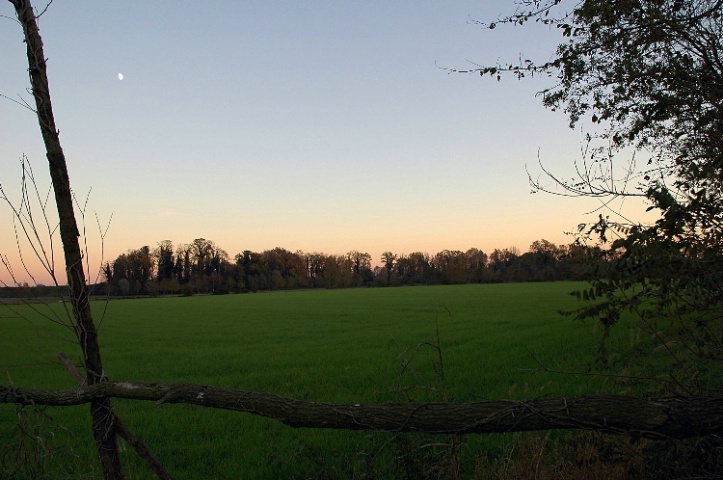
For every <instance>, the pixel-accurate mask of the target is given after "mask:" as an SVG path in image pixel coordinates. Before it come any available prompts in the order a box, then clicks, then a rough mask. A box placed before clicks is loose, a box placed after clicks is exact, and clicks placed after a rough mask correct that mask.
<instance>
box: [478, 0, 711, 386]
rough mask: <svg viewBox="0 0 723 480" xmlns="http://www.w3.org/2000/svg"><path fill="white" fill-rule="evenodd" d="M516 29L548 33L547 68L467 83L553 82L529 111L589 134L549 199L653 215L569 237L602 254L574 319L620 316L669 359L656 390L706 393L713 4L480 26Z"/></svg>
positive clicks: (598, 7) (596, 8) (623, 3)
mask: <svg viewBox="0 0 723 480" xmlns="http://www.w3.org/2000/svg"><path fill="white" fill-rule="evenodd" d="M528 22H537V23H542V24H544V25H549V26H552V27H554V28H556V29H557V30H558V31H559V32H560V33H561V34H562V37H563V42H562V43H561V44H560V45H559V46H558V49H557V51H556V53H555V55H554V56H553V57H552V58H551V59H550V60H548V61H546V62H543V63H535V62H534V61H532V60H529V59H523V60H522V62H521V63H519V64H514V65H513V64H508V65H502V64H498V65H494V66H487V67H482V68H480V69H479V70H477V71H478V72H479V73H480V74H481V75H492V76H494V77H499V75H501V74H503V73H505V72H508V73H513V74H514V75H516V76H517V77H518V78H521V77H524V76H526V75H534V74H538V75H545V74H546V75H550V76H554V77H556V79H557V83H556V84H555V85H553V86H552V87H550V88H548V89H546V90H544V91H542V92H541V94H542V98H543V104H544V105H545V106H546V107H548V108H551V109H553V110H562V111H563V112H565V113H566V114H567V115H568V117H569V119H570V123H571V125H576V124H578V123H580V122H583V121H584V122H586V123H587V124H590V125H592V126H593V127H594V128H596V129H598V130H597V131H594V132H593V135H589V136H588V142H589V144H588V146H589V145H590V144H592V145H593V148H590V149H586V152H587V155H588V157H586V158H585V161H584V163H583V165H582V167H580V166H579V165H578V170H577V171H578V175H579V179H578V181H572V182H566V181H561V180H559V178H558V177H557V176H554V175H553V174H551V173H548V175H549V176H550V177H551V178H552V179H553V180H554V181H555V183H556V184H557V186H558V187H562V192H563V194H566V195H583V196H596V197H610V198H616V197H618V198H619V197H628V196H638V197H641V198H643V199H645V201H647V202H648V204H649V208H648V210H649V211H655V212H656V213H658V215H659V216H658V219H657V221H655V222H654V223H653V224H651V225H640V224H636V223H634V222H629V223H628V222H626V223H616V222H612V221H610V219H609V217H606V216H603V215H601V216H600V220H599V222H597V223H596V224H595V225H592V226H590V227H581V229H580V233H581V239H583V240H590V239H591V238H597V239H598V240H599V241H600V242H601V243H603V244H605V245H607V246H608V247H609V248H608V249H607V250H606V251H605V252H604V253H603V256H604V259H605V261H603V262H598V263H597V271H596V274H597V278H595V279H594V280H593V282H592V288H591V289H589V290H587V291H583V292H579V293H578V294H579V295H581V296H582V297H583V298H584V299H585V300H588V301H589V302H590V303H589V304H588V305H587V306H586V307H583V308H581V309H579V310H578V311H577V312H576V313H577V317H578V318H597V319H598V320H599V321H600V322H601V324H602V325H603V326H604V331H605V332H606V333H607V332H608V331H609V328H610V327H611V326H612V325H615V324H616V323H618V322H619V321H620V318H621V315H622V314H623V312H625V311H631V312H633V313H634V314H635V316H636V317H637V319H638V321H639V322H640V325H641V326H642V328H643V329H644V330H645V331H647V332H648V333H649V334H650V335H652V336H653V337H654V338H655V339H656V340H657V345H658V348H659V349H661V350H664V351H665V352H667V354H668V355H669V357H670V363H671V365H672V367H671V370H670V372H669V375H670V379H671V382H669V383H668V384H667V385H666V386H667V390H668V391H673V392H675V393H678V394H689V395H698V394H702V393H712V391H713V390H717V391H720V389H721V387H723V385H722V384H721V382H720V381H719V380H716V377H717V375H716V374H718V373H720V372H719V366H720V365H721V361H723V187H722V186H721V179H722V178H723V122H722V121H721V118H723V2H722V1H721V0H701V1H695V2H684V1H679V0H641V1H628V0H614V1H603V0H582V1H571V2H567V1H563V0H529V1H527V0H525V1H522V2H521V3H520V4H519V9H518V10H517V11H516V12H515V13H514V14H513V15H510V16H507V17H503V18H501V19H500V20H499V21H498V22H495V23H491V24H487V25H486V26H487V27H489V28H496V27H497V26H498V25H501V24H511V25H524V24H526V23H528ZM597 141H600V143H601V145H603V146H599V147H598V146H595V142H597ZM621 155H629V156H630V157H629V158H630V160H629V162H628V166H627V167H626V168H627V171H624V172H623V174H619V173H618V172H617V171H616V168H619V167H617V158H616V157H617V156H621ZM641 156H642V157H644V158H645V160H646V161H645V165H644V166H643V167H642V168H640V167H637V166H636V162H637V161H638V160H637V159H639V158H640V157H641ZM618 179H619V181H618ZM532 183H533V186H534V187H536V188H538V189H541V190H548V189H546V188H545V187H543V186H541V184H540V182H537V181H533V182H532ZM548 191H549V190H548Z"/></svg>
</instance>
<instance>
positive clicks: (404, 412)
mask: <svg viewBox="0 0 723 480" xmlns="http://www.w3.org/2000/svg"><path fill="white" fill-rule="evenodd" d="M102 397H114V398H124V399H130V400H146V401H155V402H157V403H159V404H163V403H182V404H188V405H198V406H201V407H209V408H219V409H225V410H234V411H238V412H246V413H251V414H255V415H262V416H264V417H269V418H273V419H276V420H278V421H280V422H283V423H285V424H286V425H290V426H292V427H296V428H332V429H344V430H380V431H393V432H424V433H442V434H470V433H492V432H519V431H531V430H554V429H585V430H597V431H603V432H613V433H625V434H630V435H637V436H643V437H672V438H685V437H694V436H700V435H705V434H710V433H720V432H723V397H699V398H687V397H686V398H683V397H675V398H656V399H645V398H637V397H627V396H586V397H576V398H567V397H562V398H537V399H532V400H524V401H517V400H497V401H483V402H474V403H459V404H454V403H385V404H377V405H365V404H331V403H320V402H311V401H304V400H296V399H293V398H286V397H282V396H279V395H274V394H270V393H259V392H250V391H243V390H233V389H228V388H218V387H212V386H207V385H191V384H162V383H134V382H117V381H115V382H104V383H100V384H96V385H91V386H87V387H82V388H80V389H78V390H61V391H52V390H34V389H26V388H15V387H8V386H0V403H14V404H21V405H27V404H36V405H51V406H69V405H79V404H83V403H88V402H90V401H91V400H95V399H98V398H102Z"/></svg>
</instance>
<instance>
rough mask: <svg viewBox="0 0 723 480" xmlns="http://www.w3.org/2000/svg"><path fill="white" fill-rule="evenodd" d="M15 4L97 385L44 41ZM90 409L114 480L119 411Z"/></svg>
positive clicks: (97, 401) (78, 325) (98, 403)
mask: <svg viewBox="0 0 723 480" xmlns="http://www.w3.org/2000/svg"><path fill="white" fill-rule="evenodd" d="M10 3H12V4H13V6H14V7H15V11H16V13H17V16H18V20H19V21H20V23H21V24H22V26H23V32H24V34H25V43H26V44H27V55H28V67H29V68H28V72H29V74H30V83H31V86H32V92H33V96H34V97H35V105H36V114H37V117H38V122H39V123H40V131H41V133H42V136H43V141H44V143H45V150H46V155H47V158H48V166H49V169H50V177H51V179H52V182H53V190H54V192H55V203H56V205H57V209H58V215H59V221H60V237H61V240H62V242H63V252H64V255H65V268H66V273H67V277H68V286H69V287H70V292H71V295H70V298H71V303H72V306H73V315H74V317H75V325H74V329H75V334H76V336H77V337H78V341H79V343H80V346H81V349H82V351H83V357H84V363H85V368H86V372H87V373H86V381H87V384H88V385H95V384H97V383H100V382H103V381H104V379H105V374H104V372H103V363H102V361H101V356H100V349H99V347H98V338H97V331H96V328H95V324H94V323H93V316H92V314H91V310H90V303H89V294H88V287H87V285H86V279H85V274H84V273H83V258H82V254H81V250H80V243H79V240H78V237H79V236H80V234H79V232H78V226H77V224H76V221H75V212H74V210H73V197H72V193H71V190H70V181H69V178H68V169H67V165H66V163H65V155H64V154H63V148H62V147H61V145H60V138H59V135H58V130H57V128H56V126H55V118H54V116H53V107H52V104H51V101H50V89H49V86H48V76H47V71H46V63H45V54H44V52H43V41H42V38H41V37H40V31H39V29H38V24H37V21H36V16H35V12H34V10H33V7H32V5H31V3H30V0H10ZM90 410H91V415H92V419H93V436H94V437H95V441H96V444H97V447H98V453H99V455H100V460H101V465H102V468H103V475H104V477H105V478H106V479H109V480H110V479H121V478H123V475H122V472H121V464H120V458H119V456H118V448H117V444H116V436H115V425H114V419H115V415H114V414H113V411H112V409H111V404H110V399H109V398H108V397H102V396H101V397H98V398H94V399H93V401H92V402H90Z"/></svg>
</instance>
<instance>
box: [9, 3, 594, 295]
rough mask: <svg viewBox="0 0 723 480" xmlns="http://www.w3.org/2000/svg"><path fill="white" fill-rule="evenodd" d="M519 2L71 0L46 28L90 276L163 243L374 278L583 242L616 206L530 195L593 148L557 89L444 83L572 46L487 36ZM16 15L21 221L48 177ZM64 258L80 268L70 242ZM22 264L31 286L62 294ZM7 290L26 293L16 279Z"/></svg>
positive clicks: (46, 20) (12, 29)
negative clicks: (364, 263) (27, 171)
mask: <svg viewBox="0 0 723 480" xmlns="http://www.w3.org/2000/svg"><path fill="white" fill-rule="evenodd" d="M35 3H36V5H35V6H36V7H41V8H42V7H44V5H45V2H37V0H36V2H35ZM513 8H514V4H513V3H512V2H510V1H501V0H500V1H481V0H477V1H465V0H460V1H455V2H441V1H436V2H435V1H415V2H412V1H394V0H392V1H389V0H385V1H376V0H370V1H341V0H334V1H330V0H326V1H321V0H319V1H307V2H298V1H276V0H270V1H264V2H249V1H230V0H228V1H222V0H218V1H213V0H209V1H204V2H199V1H174V2H170V1H163V0H144V1H136V0H126V1H123V2H119V1H108V0H101V1H98V0H94V1H90V0H85V1H83V0H74V1H67V0H55V1H54V2H53V3H52V4H51V5H50V7H49V8H48V10H47V11H46V12H45V13H44V14H43V15H42V17H41V18H40V22H39V25H40V31H41V35H42V37H43V41H44V45H45V55H46V57H47V58H48V76H49V83H50V92H51V96H52V101H53V107H54V111H55V119H56V124H57V126H58V129H59V131H60V139H61V143H62V145H63V148H64V151H65V155H66V160H67V162H68V169H69V173H70V179H71V186H72V188H73V191H74V193H75V195H76V198H77V200H78V204H79V206H80V207H82V209H83V210H84V219H85V221H84V225H85V232H86V235H85V237H86V240H85V242H86V243H85V244H87V255H88V259H89V261H90V264H91V268H90V270H91V277H94V275H95V272H96V271H97V270H98V267H99V265H100V264H101V263H102V262H103V261H112V260H113V259H114V258H116V257H117V256H118V255H119V254H121V253H125V252H126V251H128V250H129V249H134V248H139V247H141V246H143V245H149V246H150V247H151V248H153V247H155V246H156V245H157V244H158V243H159V242H160V241H162V240H166V239H168V240H171V241H172V242H173V243H174V245H178V244H181V243H190V242H192V241H193V239H195V238H199V237H203V238H206V239H210V240H213V241H214V242H215V243H216V244H217V245H219V246H220V247H221V248H223V249H224V250H226V251H227V252H228V254H229V256H230V257H231V258H233V256H234V255H235V254H237V253H239V252H242V251H243V250H252V251H257V252H261V251H263V250H266V249H272V248H275V247H282V248H286V249H288V250H291V251H297V250H302V251H304V252H323V253H327V254H343V253H346V252H348V251H350V250H359V251H362V252H368V253H370V254H371V256H372V259H373V261H374V263H376V264H378V263H380V257H381V254H382V252H384V251H392V252H394V253H397V254H401V253H411V252H414V251H425V252H428V253H430V254H432V255H433V254H435V253H437V252H438V251H441V250H443V249H450V250H463V251H464V250H467V249H469V248H471V247H476V248H480V249H482V250H484V251H486V252H491V251H492V250H493V249H495V248H505V247H511V246H514V247H517V248H519V249H520V251H522V252H524V251H527V249H528V248H529V245H530V244H531V243H532V242H533V241H535V240H539V239H542V238H544V239H547V240H549V241H551V242H553V243H557V244H566V243H569V242H570V241H571V240H572V238H571V237H569V236H567V235H565V232H569V231H571V230H573V229H574V228H575V227H576V225H578V224H579V223H582V222H590V221H593V220H595V219H596V218H597V215H598V213H597V212H594V210H595V209H596V208H597V207H598V206H599V204H598V203H596V201H594V200H591V199H570V198H563V197H559V196H554V195H547V194H541V193H537V194H531V193H530V192H531V187H530V185H529V183H528V176H527V173H526V169H527V170H529V171H530V172H531V173H532V174H533V175H537V174H538V173H541V169H540V166H539V163H538V162H542V163H543V164H544V165H545V167H546V168H547V169H549V170H551V171H553V172H555V173H556V174H559V175H560V176H561V177H564V178H567V177H569V176H572V174H573V173H574V170H573V165H574V162H575V161H576V160H579V159H580V149H581V145H582V140H581V138H582V136H583V135H584V133H585V132H583V131H581V130H580V129H571V128H570V127H569V125H568V120H567V118H566V117H565V116H564V114H562V113H560V112H551V111H549V110H546V109H545V108H543V107H542V105H541V101H540V99H539V98H538V97H536V93H537V92H539V91H540V90H541V89H542V88H544V87H547V86H550V85H551V84H552V83H553V82H554V79H551V78H535V79H525V80H523V81H517V80H515V79H513V78H511V77H510V78H507V79H503V80H502V81H501V82H497V81H495V80H494V79H490V78H481V77H480V76H478V75H469V74H459V73H452V74H450V73H449V71H448V70H447V68H455V69H469V68H473V67H474V66H475V63H478V64H492V63H495V62H496V61H498V60H500V61H502V62H508V61H512V62H514V61H516V60H517V59H518V58H519V56H520V54H523V55H526V56H529V57H531V58H534V59H538V60H547V59H549V58H550V57H551V56H552V54H553V53H554V48H555V46H556V45H557V44H558V43H559V42H560V41H561V40H562V39H561V37H560V35H559V33H558V32H556V31H554V30H552V31H551V30H549V29H547V28H546V27H540V26H535V25H531V26H526V27H525V28H519V27H515V28H512V27H509V28H497V29H495V30H492V31H490V30H485V29H482V28H480V27H479V25H477V24H476V23H475V20H481V21H485V20H495V19H497V18H498V17H499V16H500V15H501V14H505V13H510V12H511V10H512V9H513ZM0 15H2V17H0V54H1V55H2V58H3V61H2V64H1V65H0V95H3V96H4V97H3V98H0V184H1V185H2V187H3V191H4V192H5V194H6V195H7V197H8V198H9V199H10V200H11V202H12V204H14V205H15V206H16V207H17V206H18V205H19V203H20V198H21V193H20V184H21V173H22V172H21V168H20V165H21V162H20V159H21V158H22V157H23V155H25V156H26V157H27V158H28V159H29V161H30V162H31V165H32V168H33V171H34V173H35V177H36V181H37V184H38V185H39V190H40V192H41V195H40V197H41V198H44V197H45V195H46V193H47V191H48V188H49V186H50V182H49V179H48V174H47V165H46V163H45V153H44V148H43V144H42V138H41V136H40V131H39V128H38V125H37V120H36V118H35V117H34V115H33V113H32V112H30V111H29V110H28V109H26V108H24V107H22V106H21V105H18V104H17V103H15V102H14V101H12V100H9V99H8V98H6V97H9V98H10V99H13V100H16V101H22V100H24V101H27V102H29V103H30V102H32V101H33V100H32V96H31V95H30V94H28V93H27V91H26V90H27V88H28V78H27V59H26V57H25V45H24V44H23V42H22V33H21V29H20V27H19V25H18V24H17V23H16V22H15V21H14V18H15V17H14V12H13V10H12V6H11V5H10V4H9V2H2V3H0ZM52 208H54V205H52V203H51V204H50V205H49V208H48V210H51V209H52ZM39 210H40V209H39V206H37V205H36V207H34V209H33V212H34V215H35V216H36V218H37V216H38V212H39ZM50 215H51V218H50V225H51V230H52V229H53V225H54V220H53V219H52V213H51V214H50ZM80 220H82V218H81V219H80ZM80 220H79V222H80ZM38 223H42V222H38ZM80 223H83V222H80ZM13 225H14V223H13V218H12V209H11V208H10V206H9V205H8V204H7V203H6V204H3V205H0V254H2V255H3V256H4V258H6V259H7V260H8V261H9V262H10V263H11V265H12V268H13V271H14V272H15V275H16V277H18V278H19V279H21V280H22V281H26V280H27V278H28V274H27V273H26V272H25V271H24V270H25V269H24V268H23V261H21V260H20V259H19V257H18V253H17V252H18V247H17V243H16V235H15V233H14V227H13ZM21 237H22V236H21ZM43 238H44V243H45V244H46V245H50V243H51V242H49V241H48V240H47V234H46V235H45V237H43ZM101 239H102V241H101ZM52 245H53V251H54V253H55V257H56V258H55V263H56V268H57V270H58V271H62V256H61V253H60V252H61V251H62V249H61V245H60V241H59V238H57V236H55V235H54V241H53V242H52ZM21 250H22V252H23V259H24V262H25V265H26V266H27V267H28V268H27V269H28V270H29V271H30V273H32V274H33V279H34V281H36V282H39V283H48V282H49V281H48V277H47V275H46V274H43V273H42V271H41V269H40V268H39V266H38V265H37V262H34V261H33V259H32V256H33V255H32V253H33V252H32V249H30V248H29V246H28V245H26V244H25V242H24V241H21ZM47 250H48V251H49V250H50V249H49V248H48V249H47ZM92 279H93V278H91V280H92ZM0 281H4V282H5V283H10V281H11V280H10V277H9V274H8V272H7V271H5V270H4V269H0Z"/></svg>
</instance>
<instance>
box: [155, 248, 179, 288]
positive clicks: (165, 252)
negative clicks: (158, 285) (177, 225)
mask: <svg viewBox="0 0 723 480" xmlns="http://www.w3.org/2000/svg"><path fill="white" fill-rule="evenodd" d="M154 255H155V257H156V258H157V261H158V267H157V270H158V276H157V278H158V281H159V282H161V281H163V280H170V279H171V278H173V277H174V274H175V273H176V272H175V269H176V261H175V259H174V257H173V242H171V241H170V240H163V241H162V242H159V243H158V246H157V247H156V249H155V251H154Z"/></svg>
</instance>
